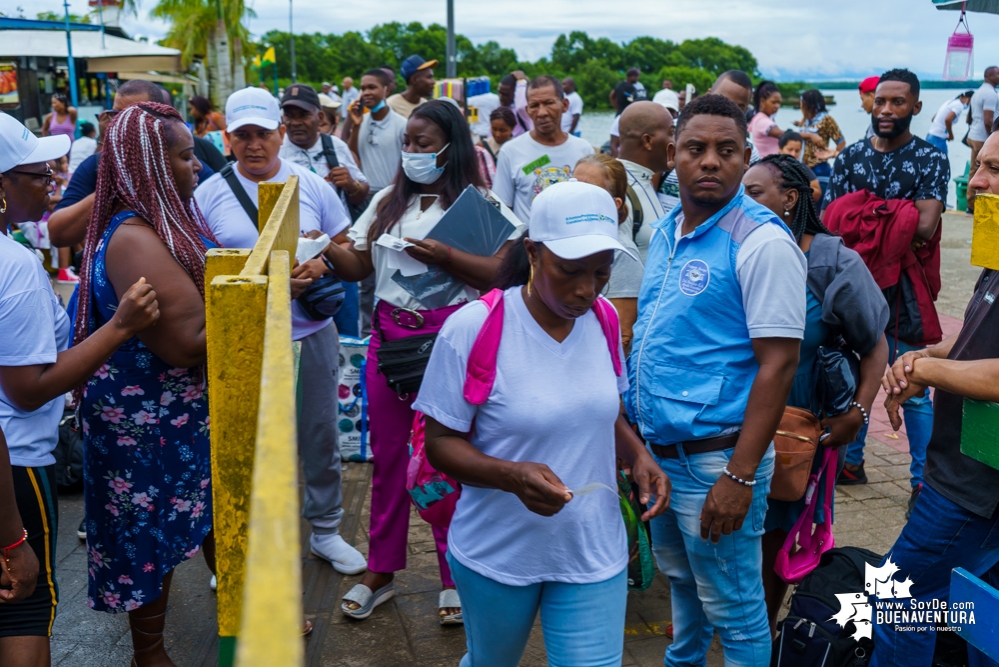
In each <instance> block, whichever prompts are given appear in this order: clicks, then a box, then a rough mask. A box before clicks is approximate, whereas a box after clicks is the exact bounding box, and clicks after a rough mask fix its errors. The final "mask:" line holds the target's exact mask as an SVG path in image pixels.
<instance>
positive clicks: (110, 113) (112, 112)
mask: <svg viewBox="0 0 999 667" xmlns="http://www.w3.org/2000/svg"><path fill="white" fill-rule="evenodd" d="M120 113H121V111H118V110H117V109H105V110H104V111H102V112H100V113H99V114H97V120H100V121H111V120H114V118H115V116H117V115H118V114H120Z"/></svg>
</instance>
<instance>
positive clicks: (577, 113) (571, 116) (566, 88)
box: [562, 77, 583, 137]
mask: <svg viewBox="0 0 999 667" xmlns="http://www.w3.org/2000/svg"><path fill="white" fill-rule="evenodd" d="M562 92H564V93H565V99H567V100H568V101H569V109H568V111H566V112H565V113H564V114H562V131H563V132H565V133H566V134H571V135H572V136H574V137H578V136H579V135H580V132H579V130H578V129H577V128H578V127H579V119H580V117H581V116H582V115H583V98H582V97H580V96H579V93H577V92H576V80H575V79H573V78H572V77H566V78H564V79H562Z"/></svg>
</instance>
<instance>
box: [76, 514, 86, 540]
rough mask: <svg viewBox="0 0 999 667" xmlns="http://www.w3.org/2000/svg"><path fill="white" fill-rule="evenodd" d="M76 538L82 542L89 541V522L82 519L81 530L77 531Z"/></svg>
mask: <svg viewBox="0 0 999 667" xmlns="http://www.w3.org/2000/svg"><path fill="white" fill-rule="evenodd" d="M76 536H77V537H79V538H80V540H81V541H83V542H86V541H87V520H86V519H82V520H81V521H80V526H79V528H77V529H76Z"/></svg>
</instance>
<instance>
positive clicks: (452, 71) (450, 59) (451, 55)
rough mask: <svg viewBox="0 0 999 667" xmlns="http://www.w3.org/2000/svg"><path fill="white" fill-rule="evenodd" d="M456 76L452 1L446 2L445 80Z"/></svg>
mask: <svg viewBox="0 0 999 667" xmlns="http://www.w3.org/2000/svg"><path fill="white" fill-rule="evenodd" d="M455 76H457V62H456V61H455V46H454V0H447V78H449V79H453V78H454V77H455Z"/></svg>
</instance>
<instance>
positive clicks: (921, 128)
mask: <svg viewBox="0 0 999 667" xmlns="http://www.w3.org/2000/svg"><path fill="white" fill-rule="evenodd" d="M822 92H823V94H825V95H832V96H833V97H835V98H836V102H837V104H836V105H834V106H831V107H829V115H831V116H832V117H833V118H834V119H835V120H836V123H837V124H839V127H840V131H842V132H843V136H844V137H845V138H846V142H847V144H850V143H853V142H855V141H859V140H861V139H863V138H864V135H865V133H866V132H867V126H868V125H869V124H870V122H871V117H870V116H869V115H867V114H866V113H864V110H863V109H862V108H861V107H860V96H859V95H858V94H857V93H856V92H855V91H852V90H823V91H822ZM959 92H961V91H959V90H954V89H950V90H923V91H921V94H920V98H921V99H922V101H923V109H922V111H921V112H920V113H919V114H918V115H917V116H916V117H914V118H913V119H912V132H913V133H914V134H915V135H916V136H919V137H923V138H924V139H925V138H926V132H927V131H928V130H929V129H930V120H931V119H932V118H933V115H934V114H935V113H936V112H937V109H939V108H940V106H941V105H942V104H943V103H944V102H945V101H946V100H949V99H953V98H954V97H957V95H958V93H959ZM799 118H801V112H800V111H799V110H797V109H794V108H792V107H782V108H781V110H780V111H779V112H777V117H776V119H775V120H776V121H777V124H778V125H779V126H780V127H781V128H783V129H785V130H787V129H793V128H794V125H793V121H794V120H796V119H799ZM613 120H614V114H613V113H611V112H609V111H600V112H596V113H586V111H585V110H584V111H583V115H582V117H581V118H580V119H579V125H580V131H581V132H582V133H583V138H584V139H586V140H587V141H589V142H590V143H592V144H594V145H595V146H600V145H602V144H603V143H604V142H606V141H607V140H608V139H609V138H610V126H611V123H612V122H613ZM958 121H959V122H958ZM958 121H955V123H954V141H951V142H950V143H949V145H948V150H949V157H950V172H951V182H950V185H949V187H948V188H947V206H948V208H953V207H954V202H955V192H954V181H953V179H954V177H955V176H960V175H961V174H963V173H964V168H965V165H966V164H967V162H968V160H969V159H970V158H971V149H970V148H968V147H967V146H965V145H964V144H962V143H961V138H962V137H964V133H965V132H967V130H968V126H967V124H966V123H965V122H964V115H963V114H962V115H961V118H960V119H958Z"/></svg>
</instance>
